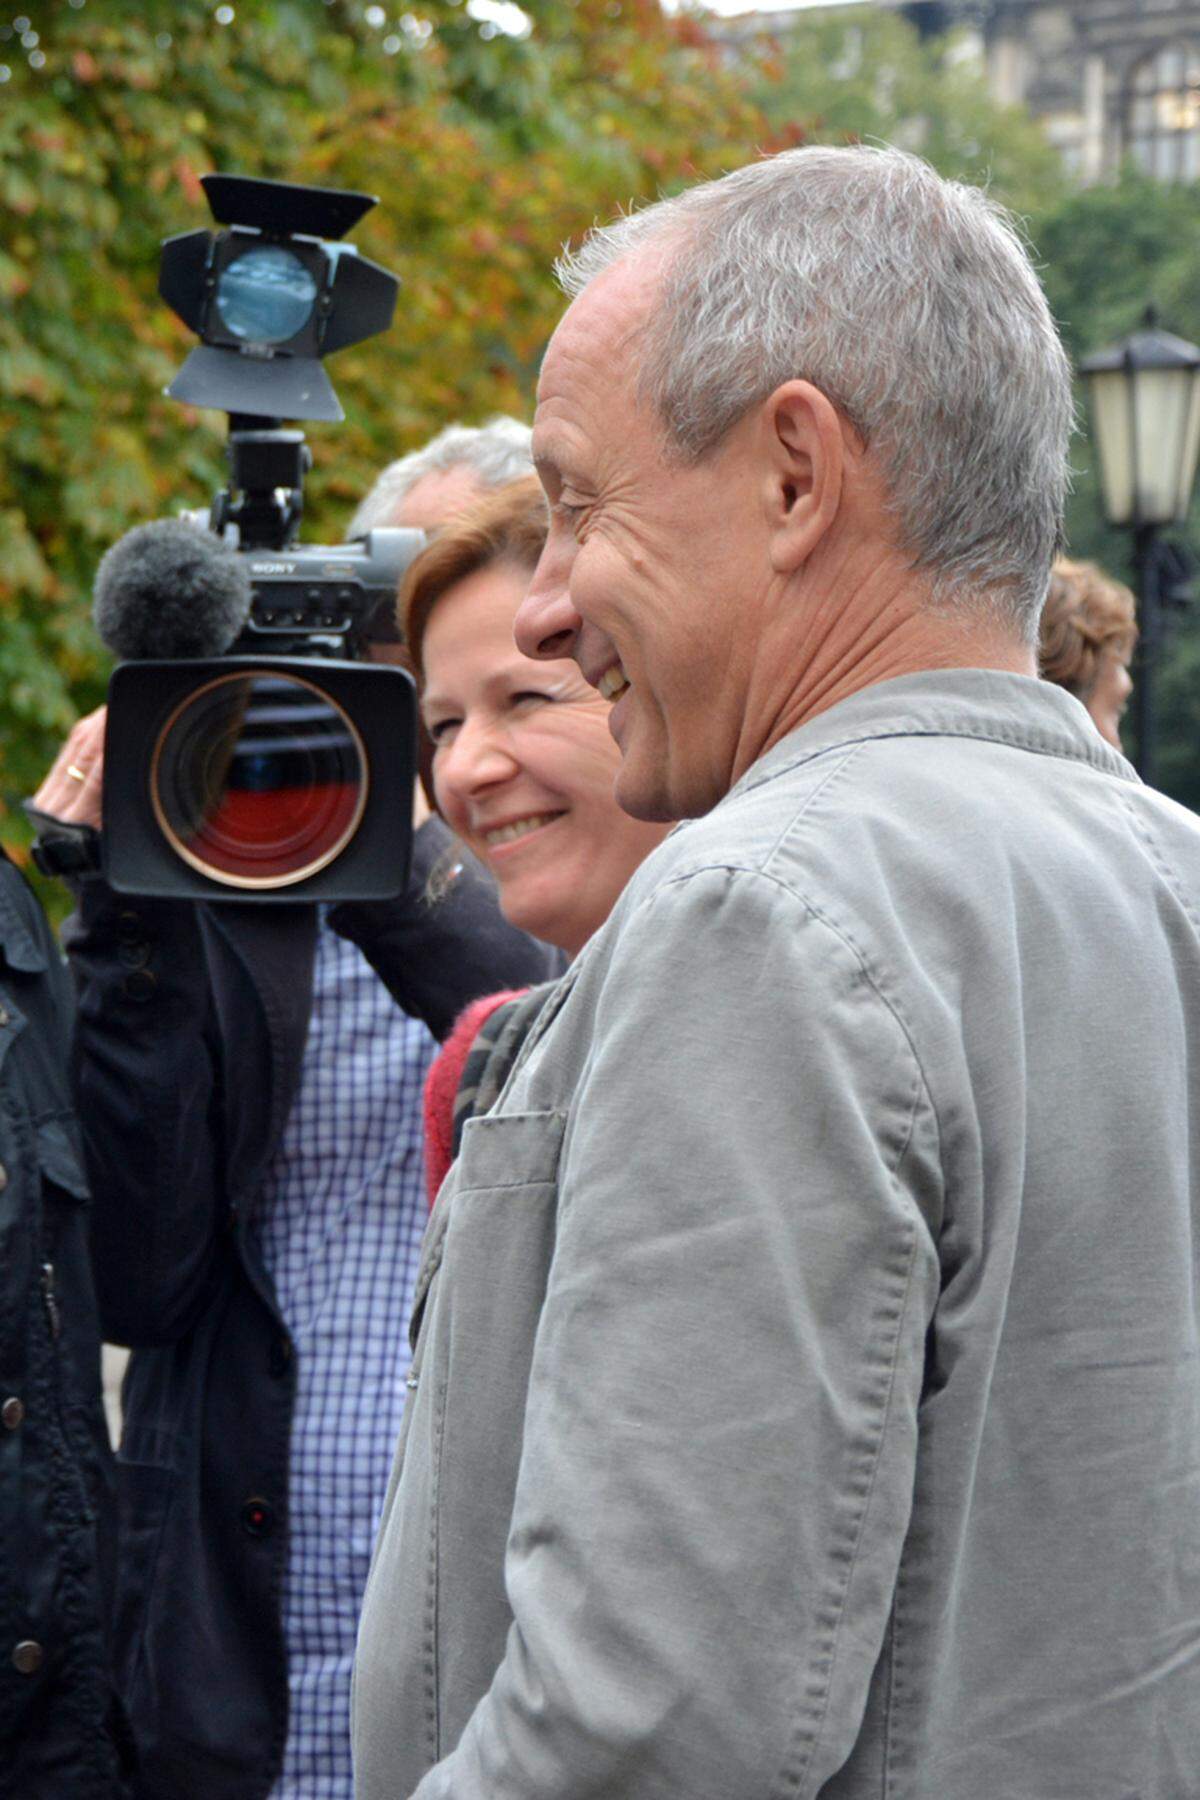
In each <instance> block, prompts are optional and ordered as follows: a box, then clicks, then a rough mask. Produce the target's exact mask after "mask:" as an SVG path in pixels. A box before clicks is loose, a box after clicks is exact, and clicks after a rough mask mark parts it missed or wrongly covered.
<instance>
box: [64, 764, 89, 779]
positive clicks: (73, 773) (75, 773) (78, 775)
mask: <svg viewBox="0 0 1200 1800" xmlns="http://www.w3.org/2000/svg"><path fill="white" fill-rule="evenodd" d="M67 774H68V775H69V776H70V777H71V780H72V781H86V780H87V776H86V775H85V774H84V772H83V770H82V769H77V768H76V766H75V764H74V763H68V764H67Z"/></svg>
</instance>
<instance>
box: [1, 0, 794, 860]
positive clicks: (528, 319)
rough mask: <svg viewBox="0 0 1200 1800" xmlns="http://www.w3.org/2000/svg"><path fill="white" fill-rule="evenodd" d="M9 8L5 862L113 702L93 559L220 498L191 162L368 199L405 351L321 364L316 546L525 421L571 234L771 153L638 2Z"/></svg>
mask: <svg viewBox="0 0 1200 1800" xmlns="http://www.w3.org/2000/svg"><path fill="white" fill-rule="evenodd" d="M28 3H29V5H30V8H31V15H32V14H33V13H38V14H39V17H38V18H36V19H35V18H33V17H32V16H31V21H30V22H31V26H32V28H33V29H35V30H36V31H37V33H38V37H39V40H40V41H39V42H38V44H37V45H36V48H35V58H34V60H35V62H37V61H40V62H41V66H40V67H37V66H31V62H30V60H29V55H28V51H29V46H28V44H25V45H22V44H20V43H19V42H17V41H16V40H15V39H14V38H13V37H12V35H11V33H9V35H8V37H7V41H5V38H4V36H3V34H0V63H3V64H5V65H6V66H7V68H8V69H9V70H10V71H11V78H10V79H9V80H8V81H6V82H4V83H3V85H0V221H2V224H0V300H2V301H3V305H2V306H0V430H2V431H3V437H4V445H5V454H4V458H3V461H2V462H0V658H2V664H0V666H3V668H4V671H5V677H6V679H5V682H4V686H3V689H2V690H0V835H2V836H3V838H4V839H5V841H6V842H7V843H9V844H10V845H13V846H16V847H17V848H18V850H19V848H20V846H21V844H22V843H23V842H24V838H25V833H24V821H23V819H22V818H21V815H20V813H19V811H18V810H14V808H15V806H16V802H17V801H18V799H19V798H20V797H21V796H22V795H24V794H26V793H28V792H29V791H30V790H31V788H32V787H33V786H34V785H35V784H36V782H37V780H38V778H39V776H40V774H41V773H42V771H43V770H44V768H45V766H46V763H47V761H48V759H49V757H50V755H51V754H52V752H53V750H54V749H55V748H56V746H57V743H58V741H59V739H60V738H61V736H62V734H63V732H64V731H65V729H66V728H67V726H68V725H69V724H70V723H71V721H72V720H73V719H74V717H75V716H76V713H77V712H78V711H79V710H80V709H81V708H83V707H86V706H89V705H93V704H95V703H96V702H97V701H98V700H99V699H100V697H101V695H102V691H103V682H104V679H105V676H106V673H107V665H106V661H105V658H104V656H103V653H102V652H101V651H100V649H99V646H98V645H97V643H96V641H95V639H94V636H93V634H92V630H91V627H90V623H89V621H88V598H89V593H90V586H91V578H92V574H93V571H94V568H95V564H96V561H97V559H98V557H99V556H100V554H101V553H102V551H103V550H104V549H105V547H106V546H107V545H108V544H110V543H111V542H112V541H113V540H114V539H115V538H116V537H118V536H119V535H120V534H121V532H123V531H125V530H126V529H128V527H129V526H131V525H133V524H135V523H138V522H140V521H142V520H146V519H150V518H155V517H158V516H161V515H162V514H164V513H167V512H169V511H171V510H173V509H175V508H176V507H177V506H179V505H192V506H194V505H198V504H203V503H204V501H205V500H206V499H207V498H208V496H209V494H210V493H211V492H212V491H213V490H214V489H215V488H216V487H217V486H219V485H220V484H221V481H222V479H223V475H224V460H223V439H224V429H225V422H224V420H223V418H222V417H221V416H219V415H215V414H208V413H202V412H198V411H196V410H195V409H191V408H184V407H181V406H178V405H176V404H175V403H173V402H171V401H169V400H166V399H165V398H164V397H163V394H162V389H163V387H164V385H165V384H166V383H167V382H168V381H169V379H170V378H171V376H172V374H173V373H174V371H175V370H176V369H177V368H178V366H179V364H180V362H181V361H182V358H183V356H184V354H185V353H186V351H187V349H188V348H189V346H190V343H191V341H192V340H191V339H190V337H189V335H188V333H187V332H186V330H185V328H184V327H183V326H182V325H181V324H180V323H179V322H178V321H177V320H176V319H175V318H174V316H173V315H172V314H170V313H169V312H168V310H167V309H166V307H165V306H164V305H163V304H162V303H161V302H160V301H159V299H158V296H157V291H156V282H157V263H158V249H159V244H160V242H161V240H162V239H163V238H164V237H165V236H167V235H169V234H170V233H171V232H173V231H179V230H186V229H191V228H194V227H196V226H197V225H206V224H208V223H209V216H208V212H207V208H206V206H205V204H204V201H203V196H202V192H201V189H200V186H199V180H198V178H199V176H200V174H202V173H203V172H205V171H207V170H210V169H224V170H229V171H235V172H240V173H245V174H255V175H260V176H267V177H274V178H277V179H288V180H296V181H310V182H318V183H322V184H325V185H329V186H337V187H354V188H360V189H364V190H366V191H368V192H372V193H376V194H378V195H380V196H381V200H382V204H381V205H380V207H379V208H378V209H377V211H376V212H374V213H373V214H372V215H371V216H370V218H369V219H368V220H367V221H365V222H364V225H363V227H362V228H360V229H359V230H358V231H357V232H356V233H355V241H356V242H357V243H358V244H359V246H360V248H361V249H362V250H363V252H364V254H367V255H370V256H373V257H374V258H375V259H376V260H378V261H380V262H382V263H383V264H385V265H386V266H387V267H389V268H392V269H394V270H395V271H397V272H398V273H399V274H400V275H401V276H402V278H403V281H404V287H403V289H402V292H401V297H400V303H399V307H398V310H397V315H396V323H395V325H394V327H393V329H392V331H391V332H390V333H388V334H386V335H385V336H384V337H382V338H379V339H376V340H374V341H373V342H371V343H369V344H364V345H362V346H358V347H355V348H354V349H351V350H349V351H347V352H346V353H345V354H343V355H342V356H339V357H338V358H336V359H335V360H334V361H333V362H332V363H331V365H330V373H331V375H332V378H333V380H334V384H335V386H336V387H337V389H338V392H339V395H340V397H341V399H342V402H343V405H344V406H345V409H346V414H347V422H346V423H345V424H344V425H341V426H321V427H317V428H314V429H313V431H312V432H311V434H310V435H311V441H312V444H313V449H314V453H315V459H316V466H315V470H314V475H313V478H312V482H311V487H310V491H309V520H308V522H307V525H306V535H308V536H309V537H310V538H313V539H316V540H318V541H329V538H330V536H331V534H332V535H336V534H337V533H338V532H339V531H340V529H341V528H342V526H343V525H344V524H345V521H346V518H347V516H348V514H349V512H350V510H351V509H352V507H353V505H354V503H355V502H356V501H357V500H358V499H359V498H360V497H361V495H362V493H363V492H364V491H365V489H366V488H367V487H368V486H369V484H370V482H371V480H372V478H373V476H374V474H375V473H376V472H377V471H378V469H379V468H380V467H381V465H382V464H384V463H385V462H387V461H389V460H390V459H391V458H393V457H395V456H397V455H400V454H402V453H403V452H404V451H405V450H406V449H409V448H411V447H412V446H413V445H414V444H415V443H418V442H420V441H421V440H422V439H424V438H425V437H427V436H428V435H429V434H430V433H431V432H432V431H433V430H435V429H437V428H438V427H439V426H441V425H442V424H444V423H446V422H447V421H448V420H451V419H466V420H472V419H480V418H483V417H485V416H487V415H488V414H490V413H493V412H496V411H507V412H513V413H517V414H528V413H529V411H530V408H531V401H532V391H533V386H534V382H535V376H536V368H537V364H538V361H539V359H540V354H541V350H542V347H543V345H544V343H545V341H546V338H547V336H548V335H549V332H550V330H551V329H552V327H553V324H554V322H555V319H556V318H557V316H558V313H559V312H560V310H561V297H560V296H559V295H558V294H557V293H556V290H555V287H554V283H553V280H552V278H551V274H550V266H551V263H552V260H553V257H554V254H555V253H556V251H557V249H558V248H559V246H560V245H561V244H562V242H563V241H564V240H565V239H567V238H569V237H571V236H573V235H576V234H578V233H580V232H581V231H582V230H584V229H586V227H587V226H588V225H589V224H590V223H591V222H592V221H593V219H594V218H595V217H596V216H597V215H600V216H611V214H612V212H613V210H614V207H615V206H617V205H619V204H623V203H627V202H629V201H631V200H642V199H646V198H650V197H653V196H654V194H655V193H656V192H657V191H658V190H659V189H660V188H670V187H671V186H673V185H679V184H681V183H682V182H684V181H685V180H687V179H691V178H694V177H695V176H697V175H705V174H713V173H717V172H719V170H720V169H721V168H723V167H725V166H728V164H729V163H730V162H736V161H738V160H743V159H744V158H745V157H747V156H748V155H750V154H752V153H753V150H754V148H755V146H756V144H758V143H759V142H761V141H762V139H763V135H764V134H763V128H762V120H761V117H760V115H759V114H758V112H757V111H756V110H755V109H754V108H753V107H751V106H750V105H749V104H748V102H747V100H746V98H745V94H744V91H743V90H744V77H743V76H742V75H741V74H740V72H738V71H736V70H732V69H731V68H730V67H729V66H728V64H727V62H726V61H725V60H724V59H723V58H722V57H721V56H720V54H719V53H718V51H717V50H716V49H715V48H714V46H713V44H712V42H711V41H710V39H709V38H708V37H707V35H706V33H705V32H704V31H703V30H702V29H701V28H700V27H698V26H697V24H696V23H695V22H694V21H692V20H690V19H680V20H669V19H667V18H665V17H664V16H663V14H662V13H661V11H660V10H659V8H658V6H657V5H656V4H655V3H654V0H552V3H541V4H539V3H538V0H529V3H528V4H527V7H526V11H527V13H528V14H529V15H530V16H531V18H532V20H533V29H532V30H531V31H529V32H528V33H527V34H526V35H524V36H505V35H503V34H497V33H495V31H494V29H493V28H492V27H491V26H490V25H489V24H488V22H486V21H484V22H483V23H482V24H481V23H480V22H479V21H477V20H475V19H473V18H471V17H469V16H468V14H467V12H466V10H465V8H464V7H462V6H461V5H457V4H453V3H451V0H428V3H427V4H421V5H420V6H419V9H418V11H416V12H414V13H408V12H405V13H403V14H399V15H398V14H397V12H396V11H395V10H394V9H393V8H391V7H388V8H387V9H386V12H385V9H384V8H381V7H370V6H363V5H358V4H347V3H344V0H333V3H332V4H324V5H322V4H319V3H317V0H293V3H291V4H289V3H287V0H275V3H267V0H238V4H237V5H236V9H234V8H215V7H214V6H211V5H206V4H199V3H197V0H178V3H176V4H168V3H167V0H136V3H133V0H126V3H122V0H84V4H76V0H72V3H71V4H69V5H64V4H61V0H60V3H59V4H57V5H55V6H54V7H47V6H45V5H42V4H40V3H37V0H28ZM230 11H233V12H234V17H233V18H232V19H231V20H228V22H225V23H222V22H221V20H222V19H223V18H225V17H226V15H227V14H228V13H229V12H230ZM43 14H44V15H45V16H44V17H43V16H41V15H43ZM381 17H382V18H383V20H384V22H383V23H382V24H375V23H373V21H375V20H378V19H380V18H381ZM5 30H7V27H6V28H5Z"/></svg>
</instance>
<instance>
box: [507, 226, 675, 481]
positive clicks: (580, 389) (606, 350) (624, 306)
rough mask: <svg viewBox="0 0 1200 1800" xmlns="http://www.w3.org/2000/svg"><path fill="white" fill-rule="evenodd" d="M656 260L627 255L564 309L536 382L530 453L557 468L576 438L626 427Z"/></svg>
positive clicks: (633, 406)
mask: <svg viewBox="0 0 1200 1800" xmlns="http://www.w3.org/2000/svg"><path fill="white" fill-rule="evenodd" d="M659 279H660V278H659V271H658V267H657V259H655V261H654V262H652V261H651V259H650V258H649V257H648V256H645V255H641V256H638V257H631V258H628V259H626V260H624V261H622V262H618V263H615V264H614V265H613V266H612V268H610V269H606V270H605V271H604V273H603V274H602V275H599V276H597V277H596V279H595V280H594V281H593V282H591V283H590V285H589V286H588V287H586V288H585V289H584V291H583V292H582V294H580V295H578V296H577V298H576V299H574V300H573V301H572V302H571V304H570V306H568V308H567V310H566V312H565V313H564V314H563V317H562V319H561V320H560V322H559V325H558V328H557V329H556V331H555V333H554V335H553V337H552V338H551V340H550V343H549V346H548V348H547V350H546V355H545V358H544V360H543V362H542V372H541V377H540V379H539V381H538V394H537V412H536V414H535V417H534V424H533V456H534V461H535V463H537V464H538V466H539V469H541V468H542V467H544V466H545V465H546V464H552V465H555V466H560V459H561V457H562V456H563V455H564V454H567V453H569V450H570V447H571V445H572V443H574V442H576V441H577V440H578V439H579V438H580V436H581V435H582V436H585V437H587V438H588V439H589V440H590V439H598V438H608V437H610V436H612V435H613V434H614V433H617V434H619V433H620V432H622V431H623V430H626V429H628V427H629V425H630V424H631V423H632V422H633V418H634V416H635V415H636V414H637V413H638V412H639V410H640V407H639V403H638V400H637V376H638V355H639V347H640V343H641V340H642V338H643V336H644V333H645V330H646V326H647V324H648V323H649V320H650V317H651V315H652V312H653V308H654V305H655V301H656V298H657V293H658V288H659Z"/></svg>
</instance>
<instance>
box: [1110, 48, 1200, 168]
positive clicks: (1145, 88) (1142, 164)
mask: <svg viewBox="0 0 1200 1800" xmlns="http://www.w3.org/2000/svg"><path fill="white" fill-rule="evenodd" d="M1128 121H1129V129H1128V139H1127V141H1128V145H1129V151H1130V154H1131V155H1132V157H1133V159H1134V161H1135V162H1136V163H1137V165H1138V167H1139V168H1141V169H1144V170H1145V171H1146V173H1147V175H1155V176H1157V177H1158V178H1159V179H1160V180H1163V181H1195V180H1197V179H1200V48H1197V47H1196V46H1194V45H1192V44H1167V45H1166V46H1165V47H1164V48H1163V49H1161V50H1156V51H1155V53H1154V55H1153V56H1148V57H1147V58H1146V60H1145V61H1144V62H1141V63H1139V64H1138V66H1137V68H1136V69H1135V70H1134V72H1133V80H1132V83H1131V84H1130V95H1129V112H1128Z"/></svg>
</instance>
